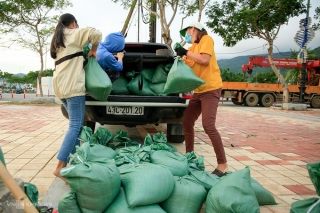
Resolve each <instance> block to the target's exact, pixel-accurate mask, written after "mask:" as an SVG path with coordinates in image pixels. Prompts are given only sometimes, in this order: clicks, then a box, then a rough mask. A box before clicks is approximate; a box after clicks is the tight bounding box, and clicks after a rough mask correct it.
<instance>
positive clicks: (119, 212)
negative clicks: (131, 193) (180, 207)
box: [103, 188, 166, 213]
mask: <svg viewBox="0 0 320 213" xmlns="http://www.w3.org/2000/svg"><path fill="white" fill-rule="evenodd" d="M103 213H166V212H165V211H164V210H163V209H162V208H161V207H160V206H159V205H158V204H151V205H146V206H137V207H133V208H130V207H128V203H127V198H126V194H125V191H124V189H123V188H121V189H120V192H119V194H118V195H117V197H116V199H115V200H114V201H113V202H112V204H111V205H110V206H109V207H108V208H107V209H106V210H105V211H104V212H103Z"/></svg>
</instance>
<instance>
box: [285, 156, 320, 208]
mask: <svg viewBox="0 0 320 213" xmlns="http://www.w3.org/2000/svg"><path fill="white" fill-rule="evenodd" d="M307 169H308V172H309V176H310V179H311V181H312V183H313V185H314V187H315V189H316V192H317V194H318V195H319V196H320V162H317V163H308V164H307ZM300 212H307V213H319V212H320V198H319V197H313V198H309V199H305V200H298V201H295V202H293V203H292V204H291V209H290V213H300Z"/></svg>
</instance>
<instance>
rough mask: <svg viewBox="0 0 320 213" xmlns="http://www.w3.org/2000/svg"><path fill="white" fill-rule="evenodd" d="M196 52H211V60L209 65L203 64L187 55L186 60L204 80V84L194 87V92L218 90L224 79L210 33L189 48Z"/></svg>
mask: <svg viewBox="0 0 320 213" xmlns="http://www.w3.org/2000/svg"><path fill="white" fill-rule="evenodd" d="M188 50H190V51H191V52H194V53H198V54H199V53H206V54H209V55H210V56H211V57H210V62H209V64H208V65H202V64H198V63H196V62H194V61H193V60H192V59H190V58H188V57H187V56H185V62H186V64H187V65H189V66H190V67H191V69H192V70H193V72H194V74H195V75H196V76H198V77H199V78H201V79H202V80H204V82H205V83H204V84H202V85H201V86H199V87H198V88H196V89H194V93H203V92H208V91H211V90H216V89H219V88H221V87H222V79H221V76H220V68H219V66H218V62H217V59H216V54H215V52H214V41H213V39H212V38H211V36H209V35H205V36H203V37H202V38H201V40H200V42H199V43H197V44H196V43H195V44H193V45H192V46H191V47H189V48H188Z"/></svg>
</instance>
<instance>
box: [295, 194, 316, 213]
mask: <svg viewBox="0 0 320 213" xmlns="http://www.w3.org/2000/svg"><path fill="white" fill-rule="evenodd" d="M319 212H320V198H315V197H314V198H309V199H305V200H298V201H295V202H293V203H292V204H291V209H290V213H319Z"/></svg>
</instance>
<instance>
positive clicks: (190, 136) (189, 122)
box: [182, 89, 227, 164]
mask: <svg viewBox="0 0 320 213" xmlns="http://www.w3.org/2000/svg"><path fill="white" fill-rule="evenodd" d="M220 95H221V89H217V90H212V91H208V92H204V93H194V94H193V96H192V98H191V99H190V101H189V105H188V107H187V109H186V110H185V112H184V115H183V120H182V124H183V130H184V136H185V143H186V152H191V151H193V150H194V124H195V122H196V120H197V119H198V117H199V116H200V114H201V113H202V126H203V128H204V131H205V133H206V134H207V135H208V136H209V138H210V140H211V143H212V146H213V149H214V152H215V153H216V156H217V162H218V164H224V163H226V162H227V159H226V154H225V151H224V147H223V144H222V140H221V136H220V134H219V132H218V130H217V129H216V125H215V124H216V115H217V109H218V103H219V100H220Z"/></svg>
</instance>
